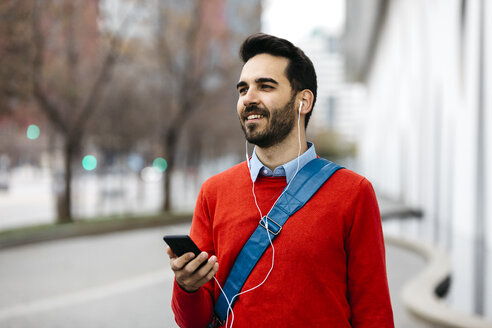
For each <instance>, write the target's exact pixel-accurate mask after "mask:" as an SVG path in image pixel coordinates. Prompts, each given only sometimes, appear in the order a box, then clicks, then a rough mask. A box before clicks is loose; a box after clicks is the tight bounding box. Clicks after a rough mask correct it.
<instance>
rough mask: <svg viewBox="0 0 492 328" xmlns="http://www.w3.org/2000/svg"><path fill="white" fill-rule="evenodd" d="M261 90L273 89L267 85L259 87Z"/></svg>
mask: <svg viewBox="0 0 492 328" xmlns="http://www.w3.org/2000/svg"><path fill="white" fill-rule="evenodd" d="M261 89H263V90H271V89H273V86H271V85H269V84H262V85H261Z"/></svg>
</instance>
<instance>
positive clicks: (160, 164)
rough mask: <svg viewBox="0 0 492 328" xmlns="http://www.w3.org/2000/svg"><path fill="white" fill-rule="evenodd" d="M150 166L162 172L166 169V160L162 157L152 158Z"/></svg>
mask: <svg viewBox="0 0 492 328" xmlns="http://www.w3.org/2000/svg"><path fill="white" fill-rule="evenodd" d="M152 166H153V167H154V169H155V170H157V171H159V172H164V171H165V170H166V169H167V161H166V160H165V159H164V158H162V157H157V158H156V159H154V162H153V163H152Z"/></svg>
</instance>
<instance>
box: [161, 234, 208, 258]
mask: <svg viewBox="0 0 492 328" xmlns="http://www.w3.org/2000/svg"><path fill="white" fill-rule="evenodd" d="M164 241H165V242H166V244H168V245H169V247H171V249H172V250H173V252H174V254H176V255H177V256H181V255H183V254H185V253H188V252H192V253H194V254H195V256H198V255H199V254H200V253H201V252H202V251H201V250H200V249H199V248H198V246H197V245H196V244H195V243H194V242H193V240H191V238H190V236H187V235H167V236H164Z"/></svg>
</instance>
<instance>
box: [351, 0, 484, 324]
mask: <svg viewBox="0 0 492 328" xmlns="http://www.w3.org/2000/svg"><path fill="white" fill-rule="evenodd" d="M345 52H346V58H347V67H346V69H347V76H348V77H349V78H350V79H352V80H354V81H359V82H363V83H365V84H366V86H367V90H368V92H367V104H366V106H365V110H364V123H365V126H364V128H363V129H361V130H360V135H359V150H360V151H359V159H360V169H361V171H362V172H363V173H364V174H365V175H366V176H367V177H368V178H369V179H370V180H371V181H372V182H373V184H374V185H375V187H376V189H377V191H378V193H379V194H380V195H385V196H387V197H390V198H393V199H395V200H398V201H400V202H402V203H404V204H407V205H411V206H414V207H419V208H421V209H422V210H423V212H424V218H423V221H422V223H421V224H420V227H419V228H418V231H419V235H418V238H420V239H423V240H427V241H429V242H433V243H434V244H435V245H439V246H440V247H443V248H445V249H446V250H448V252H450V254H451V256H452V259H453V263H454V271H453V275H452V288H451V295H450V296H449V300H450V302H451V303H452V304H453V306H457V307H459V308H461V309H464V310H465V311H468V312H475V313H478V314H482V315H485V316H487V317H488V318H492V282H491V281H490V279H489V278H490V277H491V276H492V273H491V272H492V263H491V262H492V256H491V253H492V251H491V250H492V242H491V240H492V174H491V173H490V168H491V167H492V132H491V131H492V102H491V100H490V94H491V91H492V82H491V81H492V80H491V79H492V60H491V58H492V3H491V2H490V1H487V0H436V1H428V0H400V1H396V0H395V1H389V0H372V1H368V0H348V1H347V26H346V38H345ZM404 233H405V232H404Z"/></svg>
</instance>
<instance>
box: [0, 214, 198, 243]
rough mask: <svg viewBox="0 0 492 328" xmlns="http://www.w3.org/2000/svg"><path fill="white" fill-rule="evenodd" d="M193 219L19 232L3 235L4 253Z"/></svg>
mask: <svg viewBox="0 0 492 328" xmlns="http://www.w3.org/2000/svg"><path fill="white" fill-rule="evenodd" d="M191 217H192V215H191V214H166V215H165V216H159V217H150V218H133V219H113V220H100V221H95V220H94V221H90V220H88V221H75V222H73V223H69V224H58V225H56V224H55V225H47V226H40V227H34V228H26V229H15V230H11V231H7V232H5V231H4V232H2V233H0V250H2V249H5V248H10V247H16V246H22V245H28V244H33V243H41V242H47V241H53V240H58V239H65V238H72V237H80V236H93V235H101V234H107V233H112V232H120V231H127V230H135V229H145V228H153V227H160V226H166V225H171V224H176V223H182V222H191Z"/></svg>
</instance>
